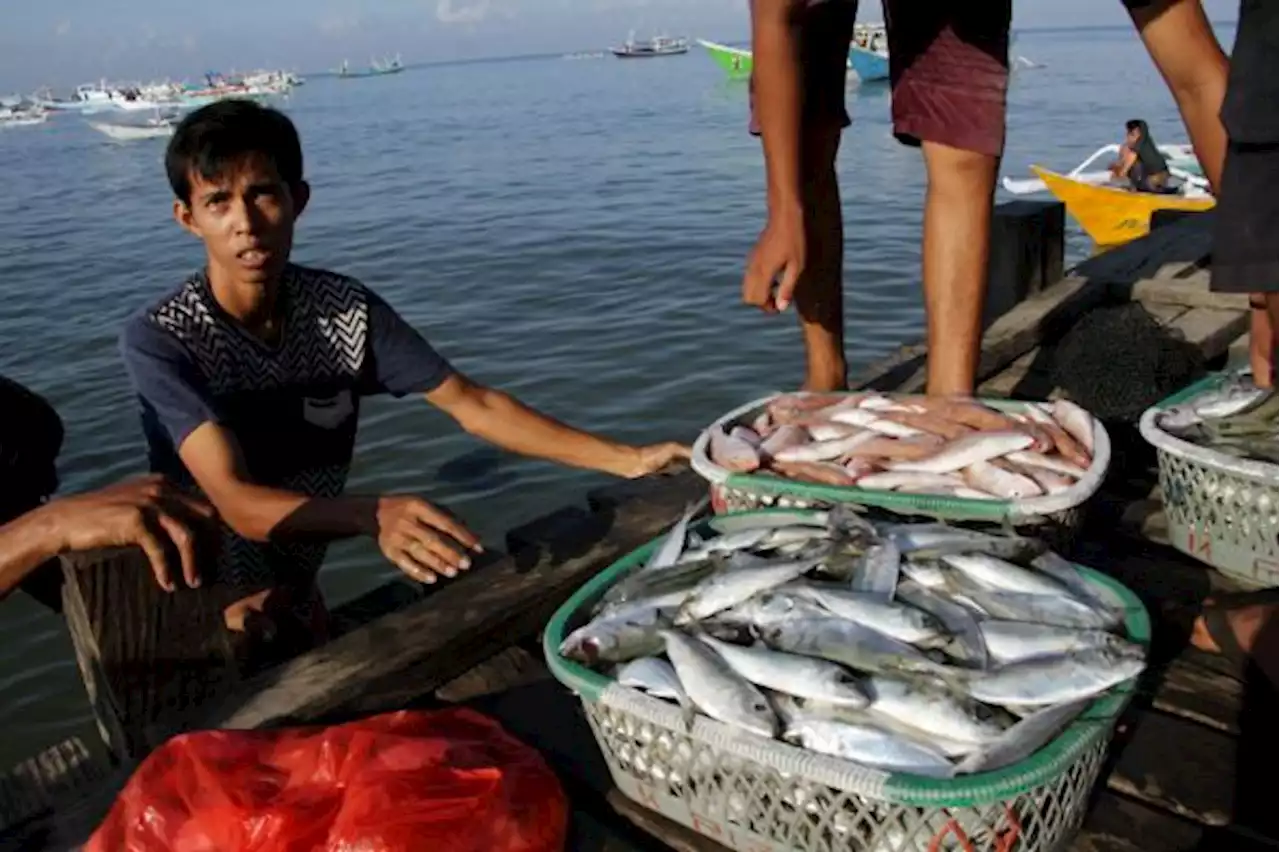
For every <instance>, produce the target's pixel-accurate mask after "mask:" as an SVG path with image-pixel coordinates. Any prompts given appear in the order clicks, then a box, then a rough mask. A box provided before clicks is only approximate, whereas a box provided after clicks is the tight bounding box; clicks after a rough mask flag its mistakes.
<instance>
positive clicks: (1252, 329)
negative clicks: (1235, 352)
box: [1249, 293, 1277, 388]
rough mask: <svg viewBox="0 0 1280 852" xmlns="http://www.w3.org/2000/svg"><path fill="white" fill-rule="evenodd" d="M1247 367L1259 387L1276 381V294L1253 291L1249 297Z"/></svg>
mask: <svg viewBox="0 0 1280 852" xmlns="http://www.w3.org/2000/svg"><path fill="white" fill-rule="evenodd" d="M1249 305H1250V307H1251V308H1252V310H1251V311H1250V312H1249V314H1250V315H1249V367H1250V368H1251V370H1252V371H1253V381H1254V382H1255V383H1256V384H1257V385H1258V387H1260V388H1271V387H1275V383H1276V361H1277V357H1276V347H1277V340H1276V332H1277V325H1276V294H1275V293H1254V294H1252V295H1251V296H1250V297H1249Z"/></svg>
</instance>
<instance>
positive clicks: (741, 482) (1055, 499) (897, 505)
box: [690, 391, 1111, 522]
mask: <svg viewBox="0 0 1280 852" xmlns="http://www.w3.org/2000/svg"><path fill="white" fill-rule="evenodd" d="M866 393H868V392H867V391H850V392H848V393H847V394H846V395H847V396H855V395H860V394H866ZM870 393H876V394H880V395H881V396H887V397H890V398H893V399H913V398H920V397H922V396H923V394H899V393H892V392H881V391H871V392H870ZM813 395H820V396H831V395H833V394H811V393H808V392H804V391H801V392H795V393H792V392H785V391H778V392H774V393H771V394H769V395H768V396H764V397H761V398H759V399H757V400H754V401H752V402H748V403H746V404H744V405H740V406H738V407H737V408H735V409H733V410H732V411H730V412H728V413H727V414H724V415H721V416H720V417H719V418H718V419H716V420H715V421H713V422H712V423H711V425H710V426H708V427H707V428H706V429H703V430H702V432H700V433H699V434H698V437H697V438H696V439H695V440H694V442H693V448H692V452H691V457H690V465H691V466H692V467H693V469H694V471H695V472H696V473H697V474H698V475H699V476H701V477H702V478H703V479H705V480H707V481H708V482H711V483H712V484H714V485H721V486H723V487H726V488H731V489H735V490H739V491H746V492H756V493H765V494H772V495H779V496H795V497H799V498H801V499H806V500H814V501H824V502H828V503H852V504H856V505H863V506H876V507H878V508H882V509H888V510H890V511H897V512H910V513H913V514H920V515H932V516H934V517H939V518H944V519H951V520H989V521H996V522H998V521H1003V520H1011V521H1029V520H1032V519H1036V518H1043V517H1047V516H1050V515H1055V514H1058V513H1061V512H1066V511H1069V510H1071V509H1075V508H1078V507H1079V506H1082V505H1084V504H1085V503H1086V502H1088V500H1089V498H1091V497H1092V496H1093V495H1094V494H1096V493H1097V491H1098V489H1099V488H1100V487H1101V486H1102V481H1103V479H1105V478H1106V475H1107V471H1108V469H1109V468H1110V467H1111V436H1110V435H1109V434H1108V433H1107V430H1106V428H1105V427H1104V426H1103V425H1102V422H1101V421H1099V420H1098V418H1096V417H1093V424H1094V426H1093V442H1094V453H1093V464H1092V465H1090V467H1089V470H1088V471H1087V472H1086V473H1085V475H1084V477H1082V478H1081V479H1080V480H1079V481H1077V482H1076V483H1075V484H1074V485H1072V486H1071V487H1070V488H1068V489H1067V490H1066V491H1063V492H1060V493H1058V494H1049V495H1044V496H1041V497H1029V498H1026V499H1023V500H978V499H973V498H969V497H948V496H945V495H930V494H903V493H901V492H898V491H885V490H878V489H868V488H859V487H857V486H856V485H853V486H840V485H819V484H817V483H811V482H797V481H795V480H790V479H783V478H782V477H778V476H774V475H771V474H753V473H733V472H732V471H729V470H726V469H725V468H723V467H721V466H720V465H718V464H716V463H715V462H713V461H712V460H711V456H710V453H709V452H708V445H709V443H710V429H711V428H712V427H716V426H719V427H721V428H723V427H724V426H725V425H726V424H729V423H736V422H739V421H741V420H742V419H744V418H746V417H747V416H748V415H751V414H754V413H756V412H758V411H760V410H761V409H762V408H764V407H765V406H766V405H767V404H768V403H770V402H772V401H773V400H775V399H777V398H778V397H780V396H813ZM974 399H975V400H978V401H980V402H982V403H983V404H984V405H989V406H991V407H992V408H996V409H999V410H1002V411H1010V410H1012V411H1018V410H1025V409H1027V408H1030V407H1031V406H1037V405H1040V404H1041V403H1037V402H1027V401H1023V400H1014V399H1003V398H998V397H974ZM1090 416H1091V417H1092V415H1090Z"/></svg>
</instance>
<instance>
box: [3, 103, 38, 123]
mask: <svg viewBox="0 0 1280 852" xmlns="http://www.w3.org/2000/svg"><path fill="white" fill-rule="evenodd" d="M48 119H49V113H48V111H47V110H44V109H41V108H40V107H26V106H23V105H15V106H0V127H30V126H32V125H36V124H44V123H45V122H46V121H48Z"/></svg>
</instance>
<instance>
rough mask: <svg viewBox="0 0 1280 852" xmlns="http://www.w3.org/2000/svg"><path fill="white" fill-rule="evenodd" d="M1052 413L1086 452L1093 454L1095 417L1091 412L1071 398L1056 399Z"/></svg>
mask: <svg viewBox="0 0 1280 852" xmlns="http://www.w3.org/2000/svg"><path fill="white" fill-rule="evenodd" d="M1050 413H1051V414H1052V415H1053V419H1054V420H1057V421H1058V425H1060V426H1061V427H1062V428H1063V429H1066V430H1067V433H1068V434H1069V435H1071V437H1073V438H1075V439H1076V440H1077V441H1079V442H1080V445H1081V446H1082V447H1084V449H1085V452H1087V453H1088V454H1089V455H1093V417H1092V416H1091V415H1090V414H1089V412H1087V411H1085V410H1084V409H1083V408H1081V407H1080V406H1078V405H1076V404H1075V403H1074V402H1071V401H1070V400H1067V399H1058V400H1054V402H1053V410H1052V411H1051V412H1050Z"/></svg>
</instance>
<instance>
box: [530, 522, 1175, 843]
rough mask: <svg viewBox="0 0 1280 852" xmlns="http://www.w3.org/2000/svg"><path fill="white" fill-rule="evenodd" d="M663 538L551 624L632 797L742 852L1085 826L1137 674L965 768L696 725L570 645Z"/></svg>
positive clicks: (554, 664)
mask: <svg viewBox="0 0 1280 852" xmlns="http://www.w3.org/2000/svg"><path fill="white" fill-rule="evenodd" d="M744 514H746V515H761V514H768V512H758V513H744ZM705 529H706V528H705V524H704V525H703V527H702V529H701V531H703V532H705ZM656 546H657V542H656V541H655V542H651V543H650V544H647V545H645V546H644V547H641V548H639V549H638V550H636V551H634V552H632V553H631V554H629V555H627V556H625V557H623V558H622V559H620V560H619V561H617V562H616V563H614V564H613V565H612V566H610V567H609V568H607V569H606V570H604V571H603V572H601V573H600V574H598V575H597V576H596V577H594V578H593V579H592V580H590V581H589V582H588V583H586V584H585V585H584V586H583V587H582V588H581V589H579V590H578V592H577V593H576V594H575V595H574V596H573V597H572V598H570V599H569V600H568V601H567V602H566V603H565V604H564V606H562V607H561V608H560V609H559V610H558V611H557V612H556V614H555V615H554V616H553V617H552V619H551V621H550V623H549V624H548V625H547V629H546V631H545V632H544V634H543V652H544V654H545V655H546V659H547V663H548V665H549V666H550V668H551V671H552V672H553V673H554V675H555V676H556V678H557V679H558V680H559V681H560V682H561V683H563V684H565V685H566V686H568V687H569V688H570V689H572V690H573V691H574V692H575V693H576V694H578V695H579V696H580V697H581V698H582V701H583V708H584V710H585V713H586V716H587V720H588V722H589V723H590V725H591V728H592V732H593V733H594V735H595V737H596V741H597V743H598V744H599V745H600V748H601V751H602V753H603V755H604V758H605V761H606V763H607V764H608V766H609V771H610V773H611V774H612V776H613V780H614V783H615V784H616V785H617V786H618V788H619V789H620V790H621V791H622V792H623V793H624V794H626V795H627V796H628V797H630V798H631V799H633V800H635V801H637V802H639V803H640V804H642V805H644V806H646V807H649V808H651V809H653V810H656V811H658V812H660V813H662V814H664V815H665V816H667V817H668V818H670V819H673V820H675V821H676V822H679V823H681V824H682V825H685V826H687V827H689V828H691V829H693V830H694V831H697V832H699V833H702V834H704V835H706V836H708V837H712V838H714V839H716V840H717V841H719V842H720V843H722V844H724V845H726V846H728V847H729V848H730V849H734V850H738V852H757V850H767V851H768V852H790V850H805V852H835V850H860V852H861V850H876V852H935V850H949V849H966V850H991V852H996V850H1008V849H1018V850H1028V852H1030V850H1035V852H1041V851H1042V850H1043V851H1044V852H1047V850H1058V849H1061V848H1062V847H1063V845H1064V844H1065V843H1066V842H1067V841H1068V840H1069V839H1070V838H1071V837H1072V836H1074V834H1075V832H1076V831H1077V830H1078V829H1079V826H1080V824H1081V823H1082V822H1083V820H1084V815H1085V809H1086V807H1087V802H1088V797H1089V792H1090V790H1091V789H1092V787H1093V785H1094V782H1095V781H1096V780H1097V777H1098V773H1099V771H1100V769H1101V767H1102V761H1103V757H1104V755H1105V752H1106V749H1107V745H1108V744H1109V742H1110V739H1111V734H1112V731H1113V729H1114V725H1115V719H1116V717H1117V716H1118V715H1119V714H1120V712H1121V711H1122V710H1123V708H1124V706H1125V705H1126V704H1127V702H1128V701H1129V699H1130V698H1131V696H1132V692H1133V689H1134V684H1132V683H1127V684H1122V685H1120V686H1118V687H1116V688H1115V689H1113V690H1111V691H1110V692H1109V693H1107V694H1106V695H1103V696H1101V697H1099V698H1098V699H1097V700H1096V701H1094V702H1093V703H1092V704H1091V705H1090V706H1089V707H1088V708H1087V709H1086V710H1085V712H1084V713H1083V714H1082V715H1081V716H1079V717H1078V718H1077V719H1076V720H1075V721H1074V722H1073V723H1072V724H1071V725H1070V726H1068V727H1067V728H1066V729H1065V730H1064V731H1063V732H1062V733H1061V734H1060V735H1059V736H1058V737H1057V738H1056V739H1054V740H1053V741H1051V742H1050V743H1048V744H1047V745H1045V746H1044V747H1043V748H1042V749H1040V750H1039V751H1038V752H1036V753H1035V754H1034V755H1032V756H1031V757H1029V758H1027V759H1026V760H1023V761H1021V762H1019V763H1017V764H1014V765H1012V766H1009V767H1006V768H1004V769H1000V770H998V771H994V772H987V773H980V774H974V775H968V776H962V777H959V778H955V779H951V780H935V779H928V778H921V777H918V776H912V775H904V774H898V773H886V772H881V771H878V770H874V769H870V768H867V767H863V766H859V765H857V764H853V763H850V762H848V761H845V760H841V759H839V758H835V757H829V756H826V755H821V754H815V753H812V752H809V751H806V750H804V749H799V748H796V747H793V746H790V745H787V744H785V743H781V742H777V741H774V740H769V739H765V738H763V737H758V736H754V735H750V734H745V733H743V732H741V731H738V730H736V729H734V728H731V727H729V726H726V725H723V724H721V723H719V722H716V721H714V720H711V719H708V718H706V717H703V716H698V717H697V719H696V720H695V723H694V726H693V728H692V730H688V729H687V728H686V727H685V725H684V722H683V716H682V713H681V711H680V710H679V709H678V708H676V707H674V706H673V705H671V704H669V703H667V702H664V701H661V700H659V699H656V698H652V697H650V696H647V695H645V694H644V693H642V692H639V691H637V690H633V689H629V688H627V687H623V686H619V685H618V684H617V683H615V682H614V681H613V680H612V679H611V678H608V677H606V676H604V675H601V674H599V673H597V672H594V671H592V670H590V669H588V668H586V667H584V666H581V665H579V664H578V663H575V662H573V661H571V660H568V659H565V658H564V657H561V656H560V654H559V652H558V649H559V647H560V643H561V642H562V641H563V639H564V637H565V636H566V635H567V633H568V631H569V629H570V628H571V626H574V625H576V624H577V622H578V620H579V619H580V617H583V616H585V613H586V611H587V610H588V609H589V607H590V606H591V605H592V604H593V603H595V601H597V600H598V599H599V598H600V596H601V595H603V594H604V593H605V591H606V590H608V588H609V587H610V586H612V585H613V584H614V583H616V582H617V581H618V580H619V579H621V578H622V577H623V576H624V575H625V574H626V573H627V572H629V571H630V570H632V569H633V568H635V567H637V566H639V565H641V564H643V562H644V561H645V560H646V559H647V558H648V556H649V553H650V552H651V551H652V550H653V548H654V547H656ZM1079 570H1080V571H1081V573H1082V574H1083V575H1084V576H1085V577H1086V578H1087V579H1088V580H1089V581H1090V582H1092V583H1093V584H1094V585H1096V586H1097V587H1099V589H1100V591H1101V592H1102V593H1103V594H1104V595H1105V596H1107V597H1108V598H1110V599H1112V600H1113V601H1115V602H1116V603H1118V604H1120V605H1122V606H1123V607H1124V609H1125V612H1126V618H1125V628H1126V631H1127V633H1128V635H1129V637H1130V638H1131V639H1132V640H1133V641H1135V642H1139V643H1142V644H1144V645H1145V644H1147V643H1148V642H1149V640H1150V633H1151V625H1150V621H1149V619H1148V617H1147V613H1146V610H1145V609H1144V608H1143V606H1142V604H1141V602H1140V601H1139V600H1138V598H1137V597H1136V596H1134V595H1133V593H1132V592H1130V591H1129V590H1128V589H1126V588H1125V587H1124V586H1122V585H1120V584H1119V583H1117V582H1116V581H1115V580H1112V579H1111V578H1109V577H1107V576H1105V575H1103V574H1100V573H1098V572H1096V571H1092V570H1090V569H1088V568H1084V567H1082V566H1079Z"/></svg>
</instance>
